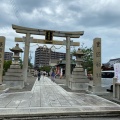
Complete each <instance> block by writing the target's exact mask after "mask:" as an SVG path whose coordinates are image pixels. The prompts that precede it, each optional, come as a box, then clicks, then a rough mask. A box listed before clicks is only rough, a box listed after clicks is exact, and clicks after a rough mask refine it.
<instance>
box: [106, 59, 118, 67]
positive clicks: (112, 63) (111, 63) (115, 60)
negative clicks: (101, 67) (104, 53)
mask: <svg viewBox="0 0 120 120" xmlns="http://www.w3.org/2000/svg"><path fill="white" fill-rule="evenodd" d="M115 63H120V58H116V59H110V60H109V62H108V64H109V67H114V64H115Z"/></svg>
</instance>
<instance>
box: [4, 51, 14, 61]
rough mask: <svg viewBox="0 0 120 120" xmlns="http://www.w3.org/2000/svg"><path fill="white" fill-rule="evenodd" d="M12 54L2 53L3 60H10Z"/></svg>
mask: <svg viewBox="0 0 120 120" xmlns="http://www.w3.org/2000/svg"><path fill="white" fill-rule="evenodd" d="M12 56H13V53H12V52H5V53H4V60H12Z"/></svg>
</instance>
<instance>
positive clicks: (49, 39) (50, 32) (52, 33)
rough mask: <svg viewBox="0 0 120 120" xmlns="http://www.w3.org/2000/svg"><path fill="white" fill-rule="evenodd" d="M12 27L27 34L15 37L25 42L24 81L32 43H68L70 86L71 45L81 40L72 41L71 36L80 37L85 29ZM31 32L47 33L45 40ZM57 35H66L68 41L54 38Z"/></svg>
mask: <svg viewBox="0 0 120 120" xmlns="http://www.w3.org/2000/svg"><path fill="white" fill-rule="evenodd" d="M12 28H13V29H14V30H16V32H17V33H23V34H26V37H23V38H15V42H25V49H24V60H23V79H24V82H26V81H27V68H28V57H29V47H30V43H41V44H54V45H65V44H66V85H67V86H68V81H69V79H70V65H71V64H70V46H79V45H80V43H79V42H71V41H70V38H79V37H80V36H81V35H83V34H84V31H74V32H70V31H69V32H68V31H56V30H55V31H54V30H43V29H35V28H27V27H23V26H18V25H12ZM31 34H34V35H45V40H43V39H33V38H32V37H30V35H31ZM53 36H55V37H66V41H65V42H66V43H65V42H64V41H58V40H53Z"/></svg>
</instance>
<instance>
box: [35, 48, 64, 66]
mask: <svg viewBox="0 0 120 120" xmlns="http://www.w3.org/2000/svg"><path fill="white" fill-rule="evenodd" d="M65 57H66V53H61V52H53V51H51V49H49V48H44V47H42V46H40V47H38V48H36V51H35V63H34V66H38V67H40V66H47V65H49V63H50V60H52V59H56V60H59V59H65Z"/></svg>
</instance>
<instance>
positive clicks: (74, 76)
mask: <svg viewBox="0 0 120 120" xmlns="http://www.w3.org/2000/svg"><path fill="white" fill-rule="evenodd" d="M72 78H79V79H82V78H84V79H87V77H86V76H85V75H72Z"/></svg>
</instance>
